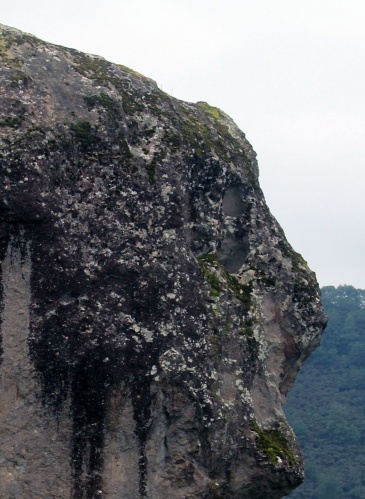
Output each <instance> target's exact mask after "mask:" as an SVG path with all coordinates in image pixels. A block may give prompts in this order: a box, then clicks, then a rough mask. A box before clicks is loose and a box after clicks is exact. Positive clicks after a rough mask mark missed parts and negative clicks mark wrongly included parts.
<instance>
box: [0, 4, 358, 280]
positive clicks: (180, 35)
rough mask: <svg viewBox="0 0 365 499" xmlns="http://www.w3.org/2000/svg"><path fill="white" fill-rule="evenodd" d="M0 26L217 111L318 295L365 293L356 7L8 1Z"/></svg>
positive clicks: (349, 5) (351, 5)
mask: <svg viewBox="0 0 365 499" xmlns="http://www.w3.org/2000/svg"><path fill="white" fill-rule="evenodd" d="M0 22H1V23H3V24H7V25H9V26H13V27H15V28H18V29H22V30H23V31H27V32H30V33H33V34H34V35H36V36H38V37H39V38H42V39H44V40H46V41H49V42H53V43H57V44H61V45H64V46H68V47H73V48H76V49H79V50H83V51H85V52H89V53H94V54H99V55H102V56H103V57H105V58H106V59H108V60H111V61H113V62H117V63H120V64H124V65H126V66H129V67H131V68H133V69H135V70H136V71H139V72H140V73H142V74H145V75H146V76H149V77H151V78H153V79H154V80H156V81H157V83H158V85H159V86H160V88H162V89H163V90H164V91H166V92H168V93H171V94H172V95H174V96H175V97H178V98H180V99H183V100H187V101H191V102H196V101H198V100H204V101H207V102H209V103H210V104H211V105H214V106H218V107H220V108H221V109H223V110H224V111H225V112H227V113H228V114H229V115H230V116H232V118H233V119H234V120H235V121H236V123H237V124H238V125H239V126H240V128H241V129H242V130H243V131H244V132H245V133H246V136H247V138H248V139H249V141H250V142H251V143H252V145H253V147H254V149H255V150H256V152H257V154H258V160H259V166H260V181H261V186H262V188H263V191H264V193H265V196H266V199H267V202H268V205H269V207H270V209H271V211H272V213H273V214H274V215H275V216H276V218H277V219H278V221H279V222H280V224H281V225H282V227H283V228H284V230H285V232H286V235H287V237H288V239H289V241H290V242H291V244H292V245H293V247H294V249H295V250H296V251H298V252H300V253H302V254H303V256H304V258H305V259H306V260H307V261H308V263H309V265H310V267H311V268H312V269H313V270H314V271H315V272H316V273H317V278H318V280H319V283H320V285H321V286H325V285H331V284H332V285H339V284H352V285H354V286H356V287H359V288H365V265H364V258H365V230H364V229H363V225H364V224H363V216H364V213H365V195H364V194H363V193H364V190H365V168H364V159H363V158H364V153H363V143H364V139H363V135H364V131H365V95H364V91H365V85H364V83H365V81H364V80H365V56H364V52H365V50H364V49H365V1H364V0H118V1H117V0H103V1H102V2H101V0H98V1H96V0H63V1H61V0H52V1H50V0H12V1H11V2H6V8H4V9H2V16H1V17H0Z"/></svg>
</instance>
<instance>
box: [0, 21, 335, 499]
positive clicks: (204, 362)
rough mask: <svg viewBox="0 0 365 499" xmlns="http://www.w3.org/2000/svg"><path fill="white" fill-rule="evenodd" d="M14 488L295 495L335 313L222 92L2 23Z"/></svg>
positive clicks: (157, 498)
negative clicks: (196, 96)
mask: <svg viewBox="0 0 365 499" xmlns="http://www.w3.org/2000/svg"><path fill="white" fill-rule="evenodd" d="M0 32H1V36H0V91H1V94H0V106H1V117H0V164H1V170H0V179H1V182H0V261H2V267H1V268H2V277H1V279H2V280H1V295H0V304H1V339H2V343H1V345H2V357H1V359H2V363H1V367H0V373H1V384H0V396H1V403H0V404H1V405H0V439H1V451H0V464H1V465H0V496H1V497H4V498H7V499H10V498H22V499H28V498H29V499H31V498H37V499H43V498H44V499H49V498H51V497H52V498H59V499H60V498H62V499H66V498H70V497H71V498H74V499H81V498H88V499H90V498H101V497H105V498H108V499H109V498H110V499H111V498H115V499H116V498H123V499H128V498H130V499H136V498H138V497H148V498H150V499H165V498H166V499H168V498H169V499H170V498H177V499H178V498H199V497H201V498H225V499H226V498H242V497H249V498H250V499H255V498H279V497H282V496H283V495H285V494H286V493H289V492H290V490H291V489H292V488H294V487H295V486H297V485H298V484H299V483H300V482H301V481H302V479H303V463H302V459H301V456H300V452H299V449H298V446H297V442H296V439H295V436H294V434H293V432H292V430H291V428H290V427H289V426H288V423H287V422H286V419H285V416H284V414H283V411H282V404H283V401H284V399H285V395H286V393H287V391H288V389H289V388H290V386H291V384H292V383H293V380H294V378H295V375H296V373H297V371H298V369H299V368H300V367H301V365H302V363H303V362H304V360H305V359H306V357H307V356H308V355H309V354H310V353H311V351H312V350H313V349H314V348H315V347H316V346H317V345H318V343H319V339H320V335H321V332H322V330H323V328H324V325H325V322H326V319H325V316H324V313H323V310H322V306H321V300H320V295H319V290H318V285H317V282H316V279H315V275H314V274H313V273H312V272H311V271H310V270H309V269H308V267H307V264H306V262H305V261H304V260H303V259H302V257H301V256H300V255H299V254H297V253H296V252H295V251H293V249H292V248H291V246H290V245H289V243H288V242H287V240H286V238H285V235H284V233H283V231H282V229H281V228H280V226H279V225H278V223H277V222H276V220H275V219H274V218H273V216H272V215H271V213H270V211H269V209H268V207H267V206H266V203H265V199H264V196H263V193H262V191H261V189H260V187H259V182H258V168H257V162H256V155H255V153H254V151H253V149H252V147H251V145H250V144H249V143H248V141H247V140H246V138H245V135H244V134H243V133H242V132H241V131H240V130H239V129H238V128H237V126H236V125H235V123H234V122H233V121H232V120H231V119H230V118H229V117H228V116H227V115H226V114H225V113H223V112H222V111H220V110H219V109H217V108H214V107H211V106H209V105H208V104H206V103H204V102H198V103H197V104H191V103H186V102H182V101H180V100H177V99H174V98H173V97H171V96H170V95H167V94H166V93H164V92H162V91H161V90H160V89H159V88H158V87H157V86H156V84H155V83H154V82H153V81H152V80H150V79H148V78H145V77H144V76H142V75H140V74H138V73H136V72H134V71H132V70H130V69H128V68H126V67H123V66H120V65H117V64H112V63H110V62H107V61H106V60H104V59H103V58H101V57H97V56H93V55H86V54H83V53H81V52H78V51H76V50H73V49H68V48H64V47H59V46H55V45H51V44H49V43H45V42H42V41H40V40H39V39H37V38H35V37H33V36H31V35H28V34H24V33H22V32H20V31H17V30H14V29H12V28H7V27H5V26H2V25H0Z"/></svg>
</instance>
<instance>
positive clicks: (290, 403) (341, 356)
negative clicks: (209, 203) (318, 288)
mask: <svg viewBox="0 0 365 499" xmlns="http://www.w3.org/2000/svg"><path fill="white" fill-rule="evenodd" d="M322 298H323V303H324V307H325V309H326V312H327V315H328V318H329V322H328V326H327V329H326V331H325V333H324V335H323V339H322V344H321V346H320V347H319V348H318V349H317V350H316V351H315V352H314V353H313V355H312V356H311V357H310V359H309V360H308V361H307V363H306V364H305V366H304V368H303V370H302V371H301V372H300V373H299V375H298V378H297V380H296V382H295V383H294V387H293V389H292V391H291V392H290V393H289V395H288V399H287V404H286V407H285V412H286V415H287V417H288V420H289V421H290V423H291V425H292V426H293V428H294V430H295V432H296V434H297V436H298V439H299V441H300V445H301V448H302V452H303V456H304V461H305V470H306V479H305V481H304V483H303V485H301V486H300V487H299V488H298V489H296V490H295V491H294V492H292V493H291V494H290V498H293V499H329V498H330V499H364V498H365V446H364V443H365V397H364V390H365V290H361V289H355V288H354V287H353V286H339V287H337V288H336V287H334V286H326V287H324V288H322Z"/></svg>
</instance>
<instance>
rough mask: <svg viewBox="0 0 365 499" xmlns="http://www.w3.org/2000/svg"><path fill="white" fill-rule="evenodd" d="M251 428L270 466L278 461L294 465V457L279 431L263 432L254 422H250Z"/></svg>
mask: <svg viewBox="0 0 365 499" xmlns="http://www.w3.org/2000/svg"><path fill="white" fill-rule="evenodd" d="M251 428H252V430H253V431H254V432H256V433H257V435H258V442H259V445H260V447H261V448H262V450H263V451H264V452H265V454H267V456H268V458H269V460H270V462H271V463H272V464H278V462H279V459H281V460H283V461H288V462H289V464H290V465H291V466H294V465H295V464H296V459H295V456H294V454H293V453H292V451H291V450H290V448H289V444H288V441H287V439H286V437H285V435H284V434H283V433H282V432H280V431H279V430H263V429H262V428H260V426H259V425H258V424H257V422H256V421H251Z"/></svg>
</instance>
